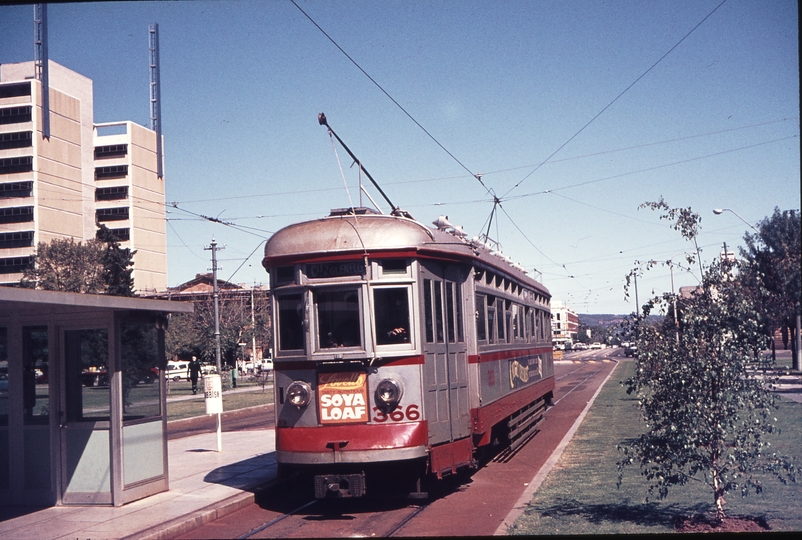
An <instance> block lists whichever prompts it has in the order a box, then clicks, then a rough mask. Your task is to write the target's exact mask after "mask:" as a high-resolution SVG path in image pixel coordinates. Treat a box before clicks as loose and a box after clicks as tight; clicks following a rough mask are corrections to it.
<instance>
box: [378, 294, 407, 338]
mask: <svg viewBox="0 0 802 540" xmlns="http://www.w3.org/2000/svg"><path fill="white" fill-rule="evenodd" d="M373 309H374V310H375V312H376V344H377V345H392V344H395V343H409V328H410V326H409V294H408V288H407V287H392V288H387V289H385V288H382V289H375V290H374V291H373Z"/></svg>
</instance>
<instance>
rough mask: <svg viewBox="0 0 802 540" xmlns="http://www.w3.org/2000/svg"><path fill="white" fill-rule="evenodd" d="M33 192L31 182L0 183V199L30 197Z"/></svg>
mask: <svg viewBox="0 0 802 540" xmlns="http://www.w3.org/2000/svg"><path fill="white" fill-rule="evenodd" d="M32 194H33V182H6V183H5V184H0V199H13V198H15V197H30V196H31V195H32Z"/></svg>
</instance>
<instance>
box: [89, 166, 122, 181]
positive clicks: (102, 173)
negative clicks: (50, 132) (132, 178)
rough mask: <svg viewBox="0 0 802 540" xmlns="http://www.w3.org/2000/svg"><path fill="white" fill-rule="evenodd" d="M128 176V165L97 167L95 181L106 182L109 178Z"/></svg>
mask: <svg viewBox="0 0 802 540" xmlns="http://www.w3.org/2000/svg"><path fill="white" fill-rule="evenodd" d="M126 176H128V165H112V166H110V167H95V180H106V179H108V178H125V177H126Z"/></svg>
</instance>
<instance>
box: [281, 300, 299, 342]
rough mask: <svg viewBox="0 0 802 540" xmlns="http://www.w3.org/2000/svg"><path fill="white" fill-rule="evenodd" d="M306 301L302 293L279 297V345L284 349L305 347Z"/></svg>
mask: <svg viewBox="0 0 802 540" xmlns="http://www.w3.org/2000/svg"><path fill="white" fill-rule="evenodd" d="M303 312H304V303H303V297H302V296H301V295H300V294H287V295H283V296H279V297H278V328H279V333H278V346H279V349H280V350H282V351H292V350H298V349H303V348H304V324H303V320H304V319H303Z"/></svg>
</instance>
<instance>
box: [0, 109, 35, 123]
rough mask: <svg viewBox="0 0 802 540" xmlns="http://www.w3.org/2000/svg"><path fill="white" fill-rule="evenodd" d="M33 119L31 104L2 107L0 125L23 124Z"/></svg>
mask: <svg viewBox="0 0 802 540" xmlns="http://www.w3.org/2000/svg"><path fill="white" fill-rule="evenodd" d="M30 121H31V106H30V105H26V106H24V107H6V108H4V109H0V125H5V124H22V123H24V122H30Z"/></svg>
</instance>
